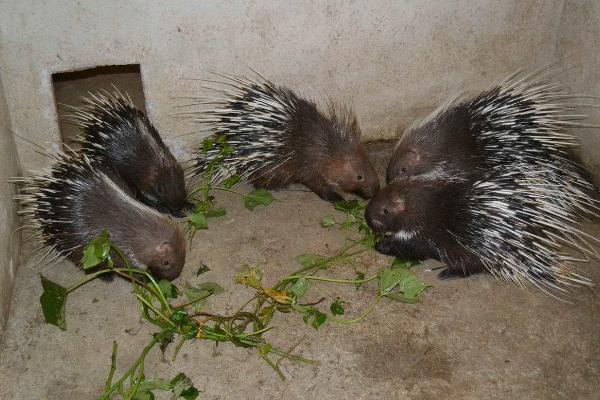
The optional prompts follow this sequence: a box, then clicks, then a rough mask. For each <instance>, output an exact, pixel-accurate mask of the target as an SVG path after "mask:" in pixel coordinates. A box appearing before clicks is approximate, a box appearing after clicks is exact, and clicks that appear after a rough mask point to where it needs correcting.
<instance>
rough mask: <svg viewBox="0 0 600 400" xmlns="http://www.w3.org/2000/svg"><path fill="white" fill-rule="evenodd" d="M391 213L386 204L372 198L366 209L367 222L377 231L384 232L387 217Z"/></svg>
mask: <svg viewBox="0 0 600 400" xmlns="http://www.w3.org/2000/svg"><path fill="white" fill-rule="evenodd" d="M387 215H389V210H388V208H387V206H386V205H385V204H381V203H380V202H378V201H377V200H376V199H374V200H372V201H371V202H370V203H369V205H368V206H367V209H366V210H365V219H366V220H367V224H368V225H369V227H370V228H371V229H373V230H374V231H375V232H383V231H384V230H385V221H386V217H387Z"/></svg>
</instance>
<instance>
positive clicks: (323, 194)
mask: <svg viewBox="0 0 600 400" xmlns="http://www.w3.org/2000/svg"><path fill="white" fill-rule="evenodd" d="M311 189H312V190H313V191H314V192H315V193H316V194H317V195H318V196H319V197H320V198H322V199H323V200H325V201H329V202H331V203H336V202H338V201H343V200H344V198H343V197H342V196H340V195H339V194H338V193H337V192H336V191H335V189H334V188H333V187H331V186H322V187H320V188H318V189H313V188H311Z"/></svg>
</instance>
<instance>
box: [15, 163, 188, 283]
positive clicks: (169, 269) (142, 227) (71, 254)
mask: <svg viewBox="0 0 600 400" xmlns="http://www.w3.org/2000/svg"><path fill="white" fill-rule="evenodd" d="M55 158H56V161H55V163H54V165H53V166H52V167H51V169H50V170H47V171H44V172H38V173H30V174H28V175H27V176H25V177H23V178H16V179H14V180H13V181H14V182H15V183H17V184H18V185H19V186H20V188H19V194H18V196H17V200H18V201H19V202H20V204H21V210H20V214H21V215H23V216H24V217H25V218H26V221H27V222H26V226H28V227H29V228H31V229H33V230H34V232H35V236H38V237H39V238H40V241H41V244H42V245H43V246H44V247H46V248H49V249H50V250H55V251H56V252H57V253H58V254H59V255H60V256H62V257H65V258H68V259H69V260H70V261H72V262H73V263H75V264H79V263H80V261H81V257H82V254H83V249H84V247H85V245H87V244H88V242H90V241H91V240H92V239H94V238H95V237H96V236H98V235H99V234H101V233H102V232H104V231H107V232H108V233H109V237H110V239H111V240H112V241H113V242H114V243H115V244H116V245H117V246H118V247H119V248H120V249H121V251H122V252H123V253H124V255H125V256H127V257H128V258H129V259H130V260H131V263H132V265H133V266H134V267H136V268H139V269H144V270H146V269H148V270H149V271H150V272H151V273H152V274H153V275H155V276H156V277H158V278H164V279H169V280H171V279H174V278H176V277H177V276H179V274H180V273H181V270H182V268H183V265H184V263H185V239H184V236H183V232H182V231H181V229H179V228H178V227H177V226H176V225H174V224H173V223H172V222H171V221H170V219H169V218H167V217H166V216H164V215H162V214H160V213H158V212H157V211H156V210H154V209H152V208H150V207H147V206H146V205H144V204H142V203H140V202H138V201H137V200H135V199H134V198H133V197H131V196H130V194H131V193H130V192H129V189H128V187H127V185H126V184H125V183H124V182H123V181H122V180H121V179H120V178H119V177H118V175H117V174H116V172H115V171H114V170H111V169H110V168H106V167H100V166H97V165H96V166H94V165H92V163H91V161H90V160H89V158H88V157H87V156H85V155H83V156H77V155H75V154H59V155H57V156H56V157H55ZM115 260H118V257H115Z"/></svg>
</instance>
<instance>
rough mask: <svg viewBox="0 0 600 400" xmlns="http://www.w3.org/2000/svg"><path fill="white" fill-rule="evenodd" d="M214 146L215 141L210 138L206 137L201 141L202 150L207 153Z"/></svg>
mask: <svg viewBox="0 0 600 400" xmlns="http://www.w3.org/2000/svg"><path fill="white" fill-rule="evenodd" d="M214 146H215V142H214V141H213V139H212V138H206V139H204V140H203V141H202V152H203V153H204V154H207V153H208V152H209V151H210V150H212V148H213V147H214Z"/></svg>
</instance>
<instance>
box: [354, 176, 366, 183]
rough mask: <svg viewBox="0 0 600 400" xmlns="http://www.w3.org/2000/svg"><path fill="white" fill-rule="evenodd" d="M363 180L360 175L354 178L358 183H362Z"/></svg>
mask: <svg viewBox="0 0 600 400" xmlns="http://www.w3.org/2000/svg"><path fill="white" fill-rule="evenodd" d="M364 179H365V178H363V176H362V175H357V176H356V180H357V181H359V182H362V181H363V180H364Z"/></svg>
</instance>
